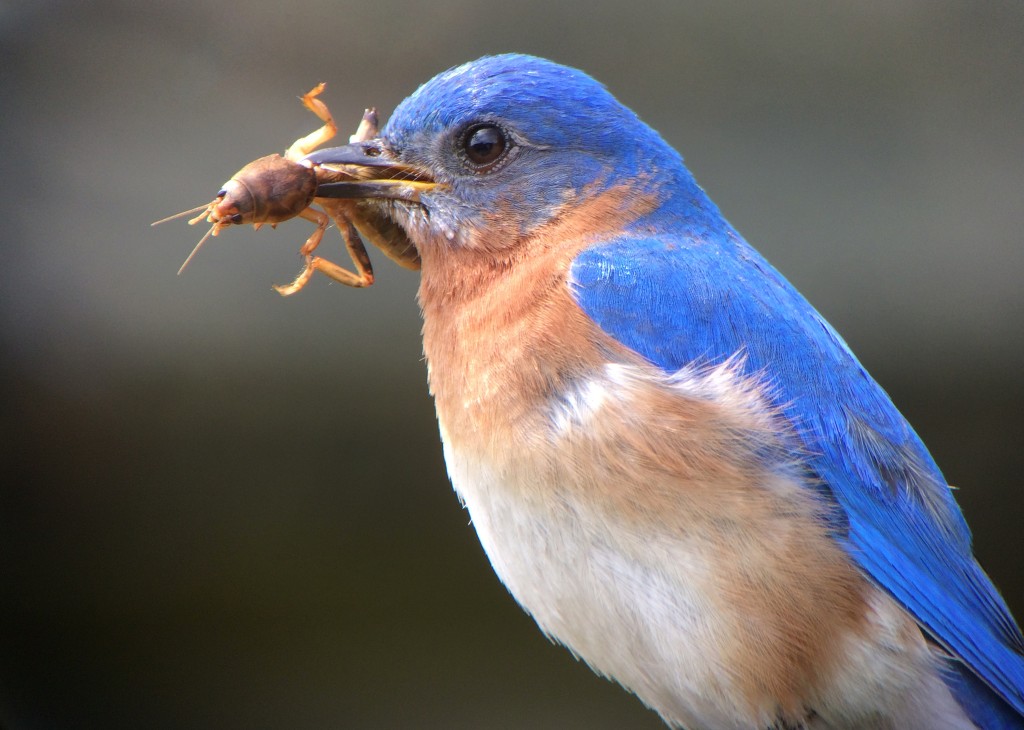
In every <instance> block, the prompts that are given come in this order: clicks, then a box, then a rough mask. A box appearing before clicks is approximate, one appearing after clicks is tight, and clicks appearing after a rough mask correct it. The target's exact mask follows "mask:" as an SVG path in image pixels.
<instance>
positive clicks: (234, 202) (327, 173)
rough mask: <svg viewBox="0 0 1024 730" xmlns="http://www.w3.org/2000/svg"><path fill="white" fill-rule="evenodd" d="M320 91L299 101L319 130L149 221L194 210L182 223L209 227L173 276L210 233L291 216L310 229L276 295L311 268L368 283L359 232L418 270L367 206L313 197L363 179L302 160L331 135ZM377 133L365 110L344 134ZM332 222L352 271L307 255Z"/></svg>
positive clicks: (372, 114)
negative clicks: (294, 272)
mask: <svg viewBox="0 0 1024 730" xmlns="http://www.w3.org/2000/svg"><path fill="white" fill-rule="evenodd" d="M325 86H326V85H325V84H324V83H320V84H318V85H317V86H315V87H314V88H312V89H311V90H310V91H308V92H307V93H306V94H304V95H303V96H302V97H301V98H302V103H303V105H304V106H305V107H306V108H307V109H309V110H310V111H311V112H313V113H314V114H316V115H317V117H319V118H320V120H321V121H323V123H324V124H323V126H322V127H320V128H319V129H316V130H314V131H313V132H310V133H309V134H307V135H306V136H305V137H300V138H299V139H297V140H295V142H294V143H293V144H292V145H291V146H290V147H289V148H288V149H287V150H285V153H284V155H283V156H282V155H279V154H272V155H267V156H265V157H260V158H259V159H257V160H253V161H252V162H250V163H249V164H248V165H246V166H244V167H243V168H242V169H240V170H239V171H238V172H236V173H235V174H234V175H232V176H231V179H230V180H228V181H227V182H226V183H224V184H223V185H222V186H221V189H220V190H219V191H218V193H217V195H216V197H215V198H214V199H213V200H212V201H210V202H209V203H207V204H205V205H200V206H198V207H196V208H192V209H190V210H186V211H183V212H181V213H177V214H175V215H172V216H169V217H167V218H164V219H162V220H158V221H156V222H154V223H152V224H151V225H154V226H155V225H159V224H160V223H165V222H167V221H170V220H175V219H177V218H181V217H184V216H187V215H191V214H192V213H195V212H197V211H199V214H198V215H197V216H195V217H194V218H192V219H191V220H189V222H188V223H189V225H195V224H196V223H198V222H200V221H203V220H205V221H206V222H207V223H210V224H212V225H211V226H210V230H208V231H207V232H206V235H204V236H203V237H202V238H201V239H200V241H199V243H197V244H196V246H195V248H194V249H192V253H190V254H189V255H188V258H186V259H185V263H183V264H182V265H181V268H180V269H178V273H179V274H181V272H182V271H184V270H185V267H186V266H188V264H189V262H190V261H191V260H192V258H193V257H194V256H195V255H196V253H197V252H198V251H199V249H200V248H201V247H202V246H203V244H204V243H206V241H207V240H208V239H209V238H210V236H217V235H218V234H219V233H220V232H221V230H222V229H224V228H228V227H229V226H232V225H243V224H248V223H251V224H252V225H253V228H254V229H256V230H259V228H261V227H262V226H263V225H266V224H269V225H270V226H271V227H272V228H276V227H277V224H278V223H283V222H284V221H287V220H290V219H292V218H296V217H299V218H305V219H306V220H308V221H311V222H312V223H315V224H316V230H315V231H313V233H312V234H311V235H310V236H309V238H308V239H306V242H305V243H304V244H303V245H302V247H301V248H300V249H299V253H300V255H301V256H303V257H304V259H305V266H304V267H303V269H302V271H300V272H299V275H298V276H297V277H296V278H295V280H294V281H293V282H292V283H291V284H287V285H281V286H279V285H275V286H274V290H275V291H276V292H277V293H278V294H281V295H282V296H289V295H291V294H295V293H296V292H298V291H300V290H301V289H302V288H303V287H304V286H305V285H306V284H307V283H308V282H309V280H310V278H311V277H312V276H313V274H314V272H317V271H319V272H320V273H322V274H324V275H326V276H328V277H329V278H331V279H333V280H334V281H337V282H339V283H341V284H345V285H346V286H352V287H366V286H370V285H371V284H373V281H374V276H373V266H372V264H371V263H370V257H369V255H368V254H367V252H366V247H365V246H364V245H363V241H362V239H361V238H360V234H362V236H363V237H365V238H366V240H368V241H369V242H371V243H372V244H374V245H375V246H376V247H377V248H379V249H381V250H382V251H383V252H384V253H385V254H386V255H387V256H388V257H389V258H391V259H393V260H394V261H396V262H397V263H398V264H400V265H401V266H403V267H405V268H409V269H418V268H419V263H420V260H419V254H418V252H417V251H416V248H415V247H414V246H413V245H412V243H411V242H410V241H409V240H408V238H407V237H406V236H405V233H404V231H402V230H401V229H400V228H398V227H397V226H396V225H394V224H393V223H391V222H390V221H389V220H388V219H386V218H383V217H382V216H380V215H379V214H378V213H377V212H376V211H375V210H374V209H372V208H371V207H368V206H367V205H366V204H365V203H364V202H362V201H357V200H346V199H339V198H334V197H330V198H328V197H318V196H317V188H318V187H319V186H320V185H322V184H325V183H340V182H357V181H359V180H361V179H363V178H364V177H366V176H367V174H366V171H364V170H362V169H361V168H360V167H359V166H358V165H344V166H327V165H317V164H314V163H312V162H309V161H306V160H304V159H303V158H305V157H306V156H307V155H309V154H310V153H311V152H313V151H314V150H315V149H316V148H318V147H320V146H321V145H323V144H324V143H326V142H327V141H328V140H330V139H332V138H333V137H334V136H335V134H337V131H338V128H337V125H336V124H335V122H334V118H333V116H332V115H331V112H330V110H329V109H328V108H327V105H326V104H324V102H323V101H321V100H320V99H319V98H317V97H319V95H320V94H321V93H322V92H323V90H324V88H325ZM378 131H379V123H378V119H377V112H376V110H375V109H373V108H370V109H367V110H366V111H365V113H364V114H363V118H362V120H361V121H360V123H359V127H358V129H357V130H356V133H355V134H353V135H352V136H351V137H349V142H350V143H356V142H366V141H368V140H371V139H373V138H375V137H376V136H377V133H378ZM314 205H317V206H319V208H320V209H318V208H315V207H313V206H314ZM332 219H333V220H334V222H335V225H336V226H337V228H338V231H339V232H340V233H341V237H342V239H343V240H344V242H345V247H346V249H347V250H348V253H349V256H350V257H351V258H352V262H353V264H354V266H355V271H350V270H348V269H346V268H344V267H342V266H339V265H338V264H335V263H333V262H331V261H328V260H327V259H324V258H322V257H320V256H314V255H313V252H314V251H315V250H316V248H317V247H318V246H319V245H320V242H321V240H322V239H323V236H324V232H325V231H326V230H327V226H328V225H329V224H330V221H331V220H332Z"/></svg>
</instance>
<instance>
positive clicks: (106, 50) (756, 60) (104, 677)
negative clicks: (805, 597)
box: [0, 0, 1024, 729]
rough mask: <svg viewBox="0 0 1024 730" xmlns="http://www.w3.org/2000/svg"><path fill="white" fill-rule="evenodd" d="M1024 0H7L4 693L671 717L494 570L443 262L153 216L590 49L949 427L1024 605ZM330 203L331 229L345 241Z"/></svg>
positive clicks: (310, 721) (27, 706)
mask: <svg viewBox="0 0 1024 730" xmlns="http://www.w3.org/2000/svg"><path fill="white" fill-rule="evenodd" d="M1022 7H1024V6H1021V5H1020V4H1019V3H1016V2H1012V3H1011V2H1006V3H1000V2H987V3H980V2H979V3H952V2H948V3H947V2H896V3H893V2H888V1H886V2H883V1H881V0H872V1H869V2H859V3H846V4H843V5H842V6H838V4H837V5H836V6H835V7H825V6H824V4H822V3H817V2H785V3H774V4H772V5H771V6H770V9H768V6H767V5H754V4H749V5H748V4H745V3H735V2H704V3H680V2H661V3H658V2H647V1H645V0H632V1H630V2H596V3H579V4H567V3H558V2H552V1H551V0H546V1H545V2H537V1H532V0H528V1H526V2H518V1H517V2H505V3H500V4H498V3H495V4H486V3H481V2H470V1H468V0H466V1H464V2H454V1H439V2H434V3H430V4H427V3H422V4H419V3H412V2H396V1H382V2H374V3H368V2H367V3H355V2H352V3H344V2H326V1H316V0H294V1H293V2H286V3H281V2H253V3H228V2H199V1H198V0H191V1H187V2H186V1H178V2H172V1H171V0H161V1H151V2H145V3H141V2H135V1H134V0H131V1H129V0H122V1H120V2H118V1H116V0H107V1H105V2H100V1H96V2H90V1H88V0H79V1H77V2H71V1H64V2H60V1H57V0H22V1H19V0H15V1H14V2H10V0H7V1H6V2H0V125H2V129H0V174H2V175H3V180H2V196H0V231H2V236H0V244H2V257H3V258H2V266H0V301H2V303H3V306H2V309H0V316H2V330H0V346H2V353H0V355H2V357H0V367H2V369H3V380H2V390H3V408H2V414H3V416H2V419H0V429H2V431H0V436H2V441H0V443H2V452H0V453H2V455H3V462H2V463H3V486H2V487H0V569H2V573H0V580H2V585H0V641H2V646H0V725H2V726H3V727H4V728H19V729H20V728H78V727H82V728H114V727H147V728H165V727H166V728H179V727H189V728H293V727H294V728H325V727H424V728H433V727H436V728H570V727H577V728H622V727H630V728H640V727H648V728H656V727H659V723H658V722H657V720H656V718H655V717H654V716H653V715H652V714H651V713H649V712H647V711H645V710H644V709H643V708H642V707H641V706H640V705H639V703H638V702H636V701H635V700H633V699H632V698H630V697H629V696H627V695H626V694H625V693H624V692H622V691H621V690H619V689H617V688H615V687H613V686H612V685H610V684H608V683H607V682H605V681H603V680H600V679H598V678H596V677H595V676H593V675H592V674H591V673H590V672H589V671H588V670H587V669H586V668H584V667H582V666H580V665H578V664H577V663H576V662H575V661H574V660H573V659H572V658H571V657H570V656H569V655H568V653H567V652H565V651H564V650H562V649H560V648H557V647H554V646H552V645H550V644H549V643H548V642H547V641H546V640H545V639H544V638H543V637H542V636H541V635H540V633H539V632H538V631H537V630H536V628H535V627H534V626H533V624H532V622H531V621H530V619H529V618H528V617H526V616H525V615H524V614H523V613H522V612H521V611H520V610H519V609H518V608H517V607H516V605H515V604H514V602H513V601H512V599H511V598H510V597H509V596H508V595H507V594H506V593H505V591H504V589H503V588H502V587H501V585H500V584H499V583H498V581H497V580H496V579H495V578H494V577H493V575H492V574H491V571H490V568H489V566H488V565H487V562H486V559H485V558H484V556H483V554H482V552H481V550H480V548H479V546H478V544H477V542H476V538H475V536H474V534H473V532H472V529H471V528H470V527H469V526H468V516H467V515H466V514H465V513H464V512H463V511H462V510H461V509H460V508H459V506H458V503H457V500H456V498H455V497H454V495H453V494H452V492H451V490H450V488H449V486H448V483H447V479H446V476H445V472H444V465H443V462H442V459H441V454H440V445H439V441H438V437H437V433H436V427H435V423H434V418H433V408H432V404H431V403H430V400H429V398H428V396H427V393H426V387H425V374H424V366H423V363H422V362H421V360H420V342H419V335H418V330H419V321H418V316H417V310H416V305H415V300H414V297H415V289H416V283H417V277H416V275H415V274H413V273H410V272H406V271H403V270H400V269H398V268H397V267H396V266H394V265H392V264H390V263H389V262H387V261H386V260H384V259H383V257H382V256H379V255H378V256H376V261H377V264H378V265H377V274H378V281H379V283H378V284H377V285H376V286H374V287H373V288H372V289H369V290H365V291H357V290H351V289H346V288H344V287H342V286H338V285H330V284H328V282H327V280H326V279H323V278H318V279H315V280H314V281H313V282H312V284H311V285H310V286H309V287H308V288H307V289H306V290H305V291H303V292H302V293H301V294H300V295H299V296H296V297H293V298H291V299H287V300H283V299H281V298H279V297H278V296H277V295H276V294H274V293H273V292H272V291H271V290H270V284H271V283H282V282H287V281H289V280H290V279H291V277H292V276H293V275H294V274H295V272H296V271H297V270H298V268H299V260H298V259H297V257H296V255H295V254H296V251H297V248H298V246H299V245H300V243H301V242H302V241H303V240H305V237H306V236H307V235H308V234H309V231H310V226H309V225H308V224H307V223H305V222H302V221H299V222H293V223H288V224H285V225H283V226H282V227H281V228H279V229H278V230H277V231H275V232H272V231H269V230H265V231H260V232H259V233H257V234H254V233H252V232H251V230H233V231H229V232H227V233H225V234H224V235H222V236H221V237H220V238H218V239H215V240H214V241H212V243H211V244H210V245H208V246H207V248H206V249H205V250H203V251H202V252H201V253H200V254H199V256H198V257H197V258H196V260H195V261H194V262H193V263H192V265H191V267H190V269H189V270H188V271H187V272H186V273H185V274H184V275H183V276H181V277H175V275H174V272H175V271H176V270H177V268H178V266H179V265H180V263H181V261H182V260H183V259H184V257H185V256H186V254H187V253H188V252H189V250H190V249H191V247H192V245H193V244H194V243H195V241H196V240H197V239H198V237H199V235H200V233H201V231H200V230H197V229H196V228H189V227H187V226H185V225H184V223H182V222H177V223H172V224H167V225H165V226H164V227H162V228H158V229H150V228H149V226H148V224H149V222H150V221H152V220H154V219H156V218H160V217H162V216H164V215H167V214H170V213H173V212H175V211H178V210H181V209H183V208H187V207H191V206H194V205H198V204H200V203H203V202H205V201H206V200H208V199H209V198H210V197H212V195H213V194H214V193H215V192H216V190H217V189H218V186H219V184H220V183H221V182H222V181H223V180H225V179H226V178H227V177H228V176H229V175H230V174H231V173H232V172H233V171H234V170H235V169H237V168H238V167H240V166H241V165H242V164H244V163H246V162H247V161H249V160H250V159H253V158H255V157H257V156H260V155H263V154H266V153H269V152H272V151H275V150H280V149H283V148H284V147H285V146H287V145H288V144H289V143H290V142H291V141H292V140H293V139H295V138H296V137H298V136H299V135H301V134H305V133H306V132H308V131H310V130H311V129H312V128H313V127H314V126H315V125H316V122H315V120H314V119H313V117H312V116H311V115H310V114H308V113H307V112H306V111H304V110H303V109H302V108H301V107H300V105H299V104H298V103H297V101H296V97H297V96H298V95H299V94H301V93H302V92H304V91H305V90H307V89H308V88H309V87H311V86H312V85H313V84H315V83H316V82H318V81H327V82H328V90H327V92H326V94H325V97H324V98H325V99H326V101H327V102H328V103H329V104H330V106H331V108H332V109H333V110H334V112H335V114H336V116H337V118H338V119H339V120H340V121H341V123H342V124H343V126H344V127H345V128H346V129H347V128H348V127H349V126H351V125H354V124H355V123H356V122H357V121H358V118H359V115H360V112H361V110H362V107H363V106H365V105H369V104H375V105H377V106H379V107H380V108H381V111H382V113H383V114H384V115H385V116H386V114H387V113H388V112H389V111H390V109H392V108H393V107H394V105H395V104H396V103H397V102H398V101H399V100H400V99H401V98H402V97H403V96H405V95H406V94H408V93H409V92H411V91H412V90H413V89H414V88H415V87H416V85H417V84H419V83H421V82H423V81H426V80H427V79H428V78H430V77H431V76H432V75H433V74H435V73H436V72H438V71H441V70H443V69H445V68H446V67H448V66H450V65H453V64H456V63H460V62H463V61H466V60H470V59H472V58H475V57H477V56H479V55H481V54H484V53H490V52H500V51H508V50H517V51H525V52H532V53H537V54H540V55H544V56H548V57H551V58H553V59H555V60H558V61H561V62H564V63H568V64H572V65H575V66H578V67H581V68H583V69H585V70H587V71H589V72H590V73H591V74H593V75H594V76H596V77H597V78H599V79H601V80H603V81H604V82H605V83H607V84H608V86H609V87H610V88H611V90H612V91H613V92H614V93H615V94H616V95H618V96H619V98H621V99H622V100H623V101H624V102H626V103H627V104H629V105H630V106H632V107H633V108H634V109H636V110H637V112H638V113H639V114H640V115H641V116H642V117H643V118H644V119H645V120H647V121H648V122H649V123H651V124H652V125H653V126H655V127H656V128H657V129H659V130H660V131H661V132H662V133H663V134H664V136H665V137H666V138H667V139H668V140H669V141H670V142H671V143H672V144H674V145H675V146H677V147H678V148H679V149H680V150H681V151H682V152H683V153H684V155H686V158H687V161H688V163H689V164H690V166H691V168H692V169H693V170H694V172H695V174H696V175H697V178H698V180H699V181H701V183H702V184H703V185H704V186H705V187H706V189H707V190H708V191H709V193H710V194H711V196H712V197H713V198H714V199H715V200H716V201H717V202H718V204H719V205H720V206H721V208H722V209H723V211H724V212H725V214H726V216H728V217H729V218H730V219H731V220H732V222H733V223H734V224H735V225H736V226H737V227H738V228H739V229H740V230H741V231H742V232H743V233H744V234H745V235H746V236H747V237H748V238H749V239H750V240H751V241H752V242H753V243H754V244H755V245H757V246H758V247H759V248H760V249H761V250H762V251H763V252H764V253H765V254H766V255H767V256H768V257H769V259H771V260H772V261H773V262H774V263H775V264H776V265H777V266H778V267H779V268H780V269H781V270H782V271H783V272H785V273H786V274H787V275H788V276H789V277H790V278H791V279H792V280H793V281H794V283H795V284H796V285H797V286H798V287H799V288H800V289H801V290H802V291H804V292H805V293H806V294H807V295H808V296H809V298H810V299H811V300H812V301H813V302H814V303H815V304H816V305H817V306H818V307H819V308H820V309H821V310H822V311H823V312H824V313H825V315H826V316H827V317H828V318H829V319H830V320H831V321H832V322H833V324H835V325H836V327H837V328H838V329H839V330H840V332H842V333H843V334H844V335H845V336H846V337H847V339H848V340H849V342H850V343H851V345H852V347H853V348H854V350H855V351H856V352H857V353H858V354H859V356H860V357H861V358H862V360H863V361H864V363H865V364H866V365H867V366H868V368H869V369H870V370H871V371H872V372H873V373H874V374H875V376H876V377H877V378H878V379H879V380H880V381H881V382H882V384H883V385H884V386H885V387H886V388H887V389H888V390H889V391H890V393H891V394H892V395H893V398H894V400H895V401H896V403H897V404H898V405H899V406H900V408H901V409H903V411H904V413H906V414H907V416H908V417H909V418H910V420H911V421H912V422H913V423H914V424H915V426H916V427H917V428H918V429H919V431H920V432H921V434H922V436H923V437H924V439H925V441H926V442H927V443H928V444H929V446H930V448H931V449H932V451H933V452H934V455H935V457H936V459H937V460H938V461H939V463H940V465H942V466H943V468H944V469H945V470H946V474H947V477H948V478H949V480H950V481H951V482H952V483H953V484H956V485H958V486H959V487H961V491H960V492H959V493H958V495H959V499H960V502H961V504H962V505H963V506H964V509H965V512H966V513H967V516H968V519H969V520H970V522H971V524H972V525H973V527H974V531H975V536H976V544H977V551H978V554H979V555H980V556H981V559H982V561H983V563H984V564H985V565H986V566H988V568H989V570H990V572H991V573H992V575H993V576H994V578H995V579H996V581H997V583H998V584H1000V585H1001V586H1002V589H1003V591H1004V593H1005V594H1006V597H1007V599H1008V600H1009V602H1010V603H1011V604H1012V605H1013V606H1014V607H1015V608H1016V611H1017V613H1018V615H1020V614H1021V613H1022V612H1024V574H1022V570H1021V564H1022V562H1024V560H1022V557H1024V555H1022V553H1024V550H1022V529H1021V525H1022V524H1024V520H1022V511H1024V489H1022V487H1021V474H1022V472H1024V427H1022V423H1021V413H1022V410H1024V377H1022V375H1021V367H1022V365H1024V332H1022V324H1024V291H1022V287H1021V283H1020V279H1021V274H1022V271H1024V246H1022V238H1024V234H1022V230H1024V205H1022V200H1021V198H1022V191H1024V9H1022ZM338 244H339V240H338V238H337V236H336V235H335V234H329V236H328V238H327V239H326V245H325V252H326V255H328V256H329V257H331V258H334V259H336V260H338V261H339V262H341V261H344V254H343V253H341V247H340V246H339V245H338Z"/></svg>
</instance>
